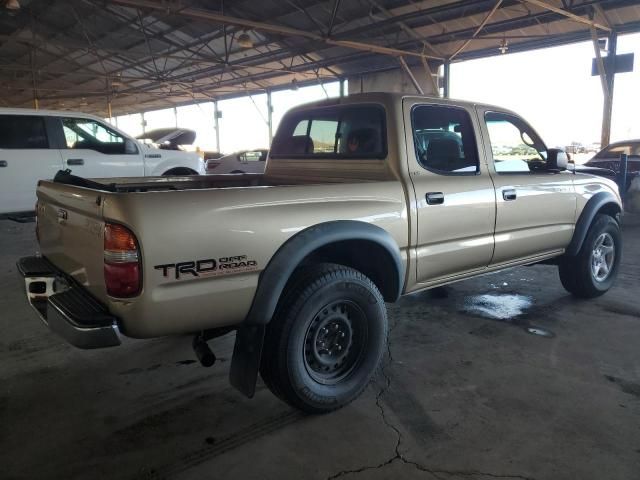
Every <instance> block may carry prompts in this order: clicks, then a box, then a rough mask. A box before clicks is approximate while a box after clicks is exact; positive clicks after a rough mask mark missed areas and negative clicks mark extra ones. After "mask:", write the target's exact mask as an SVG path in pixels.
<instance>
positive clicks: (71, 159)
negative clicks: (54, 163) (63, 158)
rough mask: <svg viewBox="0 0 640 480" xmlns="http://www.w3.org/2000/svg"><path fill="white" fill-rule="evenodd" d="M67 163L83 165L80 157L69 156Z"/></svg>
mask: <svg viewBox="0 0 640 480" xmlns="http://www.w3.org/2000/svg"><path fill="white" fill-rule="evenodd" d="M67 165H84V160H83V159H82V158H70V159H69V160H67Z"/></svg>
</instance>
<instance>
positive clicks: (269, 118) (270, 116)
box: [267, 90, 273, 147]
mask: <svg viewBox="0 0 640 480" xmlns="http://www.w3.org/2000/svg"><path fill="white" fill-rule="evenodd" d="M267 126H268V127H269V147H271V142H272V141H273V103H272V102H271V90H267Z"/></svg>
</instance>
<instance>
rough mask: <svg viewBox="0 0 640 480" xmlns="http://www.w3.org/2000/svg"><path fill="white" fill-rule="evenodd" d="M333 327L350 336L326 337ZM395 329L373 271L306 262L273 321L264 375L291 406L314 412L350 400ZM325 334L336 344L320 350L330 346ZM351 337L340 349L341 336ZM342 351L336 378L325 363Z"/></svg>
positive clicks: (363, 384)
mask: <svg viewBox="0 0 640 480" xmlns="http://www.w3.org/2000/svg"><path fill="white" fill-rule="evenodd" d="M332 322H334V323H332ZM336 325H338V326H336ZM332 327H335V329H336V330H334V329H333V328H332ZM326 330H331V332H328V333H329V334H331V333H332V332H333V331H335V332H341V333H336V334H335V335H341V334H342V333H346V334H347V337H345V335H342V336H341V337H340V338H342V340H341V339H340V338H338V339H333V340H334V341H333V343H332V342H331V340H332V339H331V338H329V336H325V337H321V335H322V334H323V333H322V332H323V331H326ZM343 330H344V331H343ZM349 332H351V333H349ZM387 335H388V326H387V310H386V306H385V304H384V299H383V298H382V295H381V294H380V291H379V290H378V288H377V287H376V285H375V284H374V283H373V282H372V281H371V280H370V279H369V278H368V277H366V276H365V275H363V274H362V273H360V272H359V271H357V270H354V269H352V268H349V267H346V266H343V265H337V264H329V263H322V264H318V265H314V266H311V267H307V268H304V269H300V270H299V271H298V272H296V274H295V275H294V277H293V279H292V281H290V282H289V283H288V286H287V288H286V289H285V294H284V296H283V298H282V300H281V301H280V303H279V305H278V308H277V310H276V314H275V316H274V318H273V319H272V320H271V322H270V323H269V326H268V328H267V332H266V337H265V343H264V350H263V353H262V361H261V366H260V375H261V376H262V378H263V380H264V382H265V383H266V385H267V387H268V388H269V389H270V390H271V391H272V392H273V393H274V394H275V395H276V396H278V397H279V398H280V399H282V400H284V401H285V402H287V403H288V404H289V405H291V406H293V407H295V408H297V409H300V410H302V411H305V412H308V413H327V412H330V411H333V410H336V409H338V408H341V407H343V406H344V405H346V404H348V403H349V402H351V401H352V400H354V399H355V398H356V397H358V395H360V393H362V391H363V390H364V389H365V388H366V386H367V385H368V384H369V382H370V381H371V379H372V377H373V376H374V375H375V373H376V371H377V370H378V368H379V367H380V364H381V360H382V356H383V353H384V351H385V349H386V344H387ZM345 338H347V339H346V340H345ZM322 339H325V340H327V343H332V346H331V348H329V347H327V348H328V349H327V350H322V349H320V351H321V352H322V351H324V352H325V353H318V348H316V346H317V345H319V344H322V345H323V346H324V342H323V341H321V340H322ZM316 340H317V341H316ZM347 340H348V341H350V342H351V344H350V345H346V344H345V346H344V347H343V348H344V351H343V352H338V350H339V349H338V347H339V346H340V343H339V342H341V341H343V342H347ZM332 352H333V353H332ZM333 355H337V357H336V356H333ZM340 355H342V357H340ZM339 358H342V359H343V360H341V361H340V362H338V364H337V365H338V366H335V365H333V366H332V367H331V368H332V369H333V368H335V369H336V370H335V378H330V377H329V376H330V375H333V374H334V372H329V373H327V372H324V371H323V369H324V368H328V367H326V365H325V363H324V362H325V361H327V359H329V361H330V362H331V361H335V360H336V359H339ZM349 368H350V369H349ZM340 369H344V372H342V373H341V370H340ZM324 375H327V377H326V378H325V377H324ZM341 375H342V376H341Z"/></svg>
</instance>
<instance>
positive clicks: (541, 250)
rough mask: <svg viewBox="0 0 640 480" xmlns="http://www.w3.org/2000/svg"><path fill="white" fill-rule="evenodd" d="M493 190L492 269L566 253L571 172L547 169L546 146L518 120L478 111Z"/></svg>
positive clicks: (571, 216) (572, 203) (572, 199)
mask: <svg viewBox="0 0 640 480" xmlns="http://www.w3.org/2000/svg"><path fill="white" fill-rule="evenodd" d="M478 113H479V117H480V122H481V124H482V125H481V128H483V132H484V134H483V137H484V138H485V139H486V142H485V149H486V155H487V158H491V159H492V161H490V162H489V172H490V173H491V176H492V178H493V183H494V185H495V189H496V231H495V241H496V246H495V252H494V255H493V259H492V260H491V264H492V265H499V264H501V263H505V262H511V261H514V260H519V259H520V260H521V259H525V258H529V257H531V258H535V257H539V256H543V255H546V254H549V253H552V252H555V251H559V250H562V249H564V248H565V247H566V246H567V245H568V244H569V242H570V241H571V237H572V235H573V228H574V222H575V214H576V195H575V190H574V187H573V174H571V173H570V172H561V173H553V172H549V171H547V170H545V168H544V165H545V161H546V155H547V152H546V150H547V147H546V146H545V144H544V143H543V142H542V140H541V139H540V137H539V136H538V134H537V133H536V132H535V131H534V130H533V129H532V128H531V127H530V126H529V125H528V124H527V123H526V122H525V121H524V120H523V119H521V118H520V117H518V116H516V115H513V114H511V113H506V112H497V111H491V110H490V109H487V108H479V111H478Z"/></svg>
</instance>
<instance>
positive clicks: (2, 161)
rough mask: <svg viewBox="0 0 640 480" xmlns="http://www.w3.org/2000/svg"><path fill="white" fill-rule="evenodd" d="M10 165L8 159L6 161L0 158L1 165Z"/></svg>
mask: <svg viewBox="0 0 640 480" xmlns="http://www.w3.org/2000/svg"><path fill="white" fill-rule="evenodd" d="M8 165H9V164H8V163H7V161H6V160H0V167H6V166H8Z"/></svg>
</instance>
